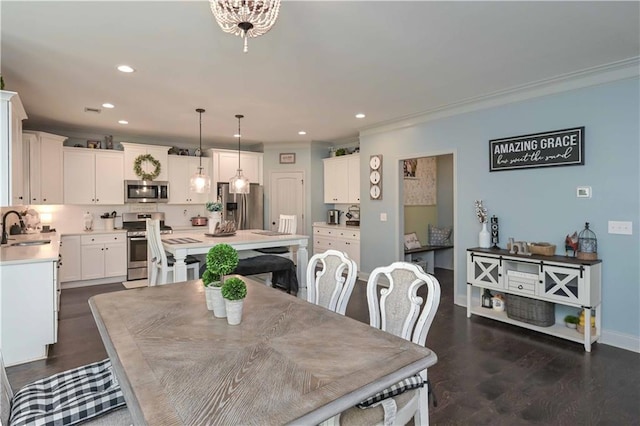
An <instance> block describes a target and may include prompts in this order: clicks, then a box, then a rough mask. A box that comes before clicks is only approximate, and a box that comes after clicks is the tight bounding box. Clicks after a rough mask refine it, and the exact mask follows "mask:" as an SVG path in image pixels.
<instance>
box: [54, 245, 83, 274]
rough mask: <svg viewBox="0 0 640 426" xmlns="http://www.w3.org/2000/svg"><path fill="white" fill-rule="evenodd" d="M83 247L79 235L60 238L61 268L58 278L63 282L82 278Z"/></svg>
mask: <svg viewBox="0 0 640 426" xmlns="http://www.w3.org/2000/svg"><path fill="white" fill-rule="evenodd" d="M81 259H82V249H81V246H80V236H79V235H69V236H62V237H61V238H60V262H59V265H60V269H59V270H58V280H59V281H60V282H61V283H64V282H68V281H79V280H81V279H82V262H81Z"/></svg>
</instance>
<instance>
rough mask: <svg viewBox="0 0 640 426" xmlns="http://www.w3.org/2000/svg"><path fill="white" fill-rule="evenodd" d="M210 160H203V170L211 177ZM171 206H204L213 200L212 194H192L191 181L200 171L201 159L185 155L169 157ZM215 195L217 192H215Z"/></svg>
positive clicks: (204, 158)
mask: <svg viewBox="0 0 640 426" xmlns="http://www.w3.org/2000/svg"><path fill="white" fill-rule="evenodd" d="M210 160H211V159H210V158H206V157H203V158H202V170H203V172H204V173H205V174H206V175H208V176H209V177H211V174H210V172H209V169H210V167H209V165H210ZM168 164H169V204H202V205H204V204H205V203H206V202H207V201H209V200H212V199H213V198H211V192H207V193H202V194H198V193H196V192H191V189H190V188H189V181H190V179H191V176H192V175H193V174H194V173H195V172H196V170H198V167H199V165H200V158H199V157H188V156H185V155H169V161H168ZM214 193H215V191H214Z"/></svg>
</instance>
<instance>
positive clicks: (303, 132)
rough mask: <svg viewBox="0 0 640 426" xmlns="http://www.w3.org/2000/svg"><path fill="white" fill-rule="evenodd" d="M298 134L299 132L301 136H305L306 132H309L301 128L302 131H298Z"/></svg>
mask: <svg viewBox="0 0 640 426" xmlns="http://www.w3.org/2000/svg"><path fill="white" fill-rule="evenodd" d="M298 134H299V135H300V136H304V135H306V134H307V132H305V131H304V130H300V131H299V132H298Z"/></svg>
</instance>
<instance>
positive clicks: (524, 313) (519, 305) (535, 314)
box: [507, 293, 556, 327]
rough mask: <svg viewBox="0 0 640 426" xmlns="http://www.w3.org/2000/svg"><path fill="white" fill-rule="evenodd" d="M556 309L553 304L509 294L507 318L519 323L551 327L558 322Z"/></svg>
mask: <svg viewBox="0 0 640 426" xmlns="http://www.w3.org/2000/svg"><path fill="white" fill-rule="evenodd" d="M555 308H556V305H555V304H553V303H551V302H546V301H544V300H536V299H530V298H528V297H523V296H516V295H515V294H509V293H507V316H508V317H509V318H511V319H514V320H517V321H522V322H526V323H529V324H533V325H537V326H539V327H550V326H552V325H553V324H555V322H556V312H555Z"/></svg>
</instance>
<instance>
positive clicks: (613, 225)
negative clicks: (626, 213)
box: [608, 220, 633, 235]
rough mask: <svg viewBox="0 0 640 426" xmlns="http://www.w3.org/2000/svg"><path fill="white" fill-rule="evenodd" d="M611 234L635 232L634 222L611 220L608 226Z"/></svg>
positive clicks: (630, 233)
mask: <svg viewBox="0 0 640 426" xmlns="http://www.w3.org/2000/svg"><path fill="white" fill-rule="evenodd" d="M608 232H609V234H622V235H632V234H633V222H623V221H618V220H610V221H609V226H608Z"/></svg>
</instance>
